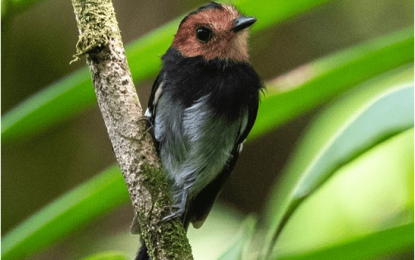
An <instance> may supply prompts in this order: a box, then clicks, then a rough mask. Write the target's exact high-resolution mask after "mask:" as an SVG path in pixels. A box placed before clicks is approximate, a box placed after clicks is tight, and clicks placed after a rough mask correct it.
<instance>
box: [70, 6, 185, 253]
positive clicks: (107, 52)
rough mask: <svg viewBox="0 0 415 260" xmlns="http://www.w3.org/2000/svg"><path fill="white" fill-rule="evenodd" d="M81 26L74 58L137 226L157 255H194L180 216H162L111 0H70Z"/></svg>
mask: <svg viewBox="0 0 415 260" xmlns="http://www.w3.org/2000/svg"><path fill="white" fill-rule="evenodd" d="M72 5H73V7H74V10H75V16H76V21H77V24H78V28H79V34H80V36H79V41H78V43H77V54H76V55H75V57H76V58H75V60H77V59H78V58H79V57H80V56H82V55H84V54H86V56H87V63H88V65H89V67H90V69H91V73H92V79H93V83H94V87H95V93H96V96H97V100H98V105H99V108H100V110H101V113H102V116H103V118H104V121H105V125H106V127H107V130H108V135H109V137H110V140H111V143H112V146H113V149H114V153H115V156H116V158H117V161H118V163H119V165H120V167H121V170H122V172H123V175H124V180H125V182H126V184H127V188H128V191H129V193H130V198H131V201H132V204H133V206H134V209H135V212H136V215H137V221H138V226H139V228H140V230H141V235H142V238H143V239H144V241H145V243H146V245H147V247H148V251H149V254H150V256H151V257H153V259H154V260H156V259H192V256H191V250H190V245H189V243H188V240H187V238H186V232H185V230H184V229H183V227H182V225H181V224H180V222H179V220H173V221H168V222H165V221H162V218H163V217H164V216H166V215H168V214H169V209H168V207H167V206H169V205H171V198H170V195H169V191H168V187H167V183H166V180H165V177H164V175H163V173H162V169H161V163H160V159H159V158H158V156H157V152H156V149H155V147H154V144H153V140H152V137H151V135H150V134H149V133H148V132H147V131H146V129H147V123H148V122H147V120H146V119H145V118H144V117H143V116H142V108H141V105H140V102H139V100H138V96H137V93H136V91H135V87H134V84H133V81H132V78H131V74H130V70H129V68H128V64H127V60H126V56H125V52H124V47H123V44H122V41H121V35H120V31H119V28H118V24H117V21H116V18H115V13H114V9H113V6H112V2H111V0H93V1H89V0H88V1H87V0H72Z"/></svg>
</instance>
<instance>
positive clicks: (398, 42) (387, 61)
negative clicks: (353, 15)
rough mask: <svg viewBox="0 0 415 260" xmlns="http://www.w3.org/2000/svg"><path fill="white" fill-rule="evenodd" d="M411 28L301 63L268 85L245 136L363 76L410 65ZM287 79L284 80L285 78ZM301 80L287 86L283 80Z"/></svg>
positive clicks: (259, 132)
mask: <svg viewBox="0 0 415 260" xmlns="http://www.w3.org/2000/svg"><path fill="white" fill-rule="evenodd" d="M413 46H414V34H413V28H410V29H405V30H403V31H400V32H398V33H395V34H392V35H389V36H386V37H382V38H379V39H376V40H374V41H371V42H368V43H364V44H361V45H358V46H355V47H353V48H350V49H348V50H345V51H342V52H340V53H337V54H334V55H333V56H331V57H328V58H323V59H321V60H318V61H316V62H313V63H310V64H307V65H304V66H301V67H300V68H298V69H296V70H294V71H293V72H290V73H289V74H288V75H285V76H282V77H279V78H277V80H275V81H273V82H270V84H269V85H268V87H267V89H268V93H269V94H268V95H267V96H265V99H264V100H262V102H261V104H260V107H259V111H258V118H257V120H256V122H255V126H254V128H253V129H252V131H251V133H250V135H249V138H253V139H254V138H256V137H258V136H260V135H262V134H264V133H267V132H269V131H271V130H272V129H274V128H276V127H277V126H279V125H281V124H283V123H286V122H287V121H289V120H291V119H293V118H295V117H297V116H299V115H300V114H302V113H304V112H306V111H308V110H310V109H312V108H314V107H316V106H318V105H321V104H323V103H324V102H327V101H328V100H330V99H331V98H333V97H336V96H339V95H340V94H342V93H344V92H345V91H347V90H349V89H350V88H353V87H355V86H356V85H357V84H358V83H361V82H363V81H365V80H367V79H370V78H372V77H374V76H376V75H379V74H381V73H384V72H386V71H389V70H392V69H394V68H398V67H400V66H402V65H404V64H413V59H414V50H413ZM287 78H288V79H287ZM298 78H300V79H303V81H302V83H299V84H297V85H293V86H290V89H288V91H283V92H281V90H280V89H279V88H278V87H279V86H281V85H282V86H284V87H287V86H286V85H287V84H288V83H287V82H292V81H296V80H297V81H298Z"/></svg>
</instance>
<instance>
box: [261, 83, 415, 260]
mask: <svg viewBox="0 0 415 260" xmlns="http://www.w3.org/2000/svg"><path fill="white" fill-rule="evenodd" d="M413 94H414V92H413V86H408V85H403V86H398V87H396V88H393V89H389V90H387V91H385V92H383V93H381V94H380V95H377V96H376V97H375V98H372V99H371V100H370V101H369V102H367V103H366V104H365V105H364V106H362V107H360V108H359V109H358V110H357V111H356V112H355V113H354V114H353V115H352V116H350V117H349V118H348V119H347V120H346V121H345V122H344V123H343V125H342V126H341V127H340V128H338V130H337V131H336V132H335V133H334V134H333V135H331V136H330V137H329V139H328V141H327V142H326V143H325V144H324V145H323V146H321V147H320V149H319V151H318V152H317V153H316V154H315V156H314V158H313V159H312V161H311V162H310V163H309V164H308V165H307V167H306V168H305V169H304V171H303V172H302V173H301V177H300V178H299V179H298V180H297V182H296V184H295V186H294V188H293V189H292V190H291V192H290V193H289V195H288V196H287V197H286V199H285V201H284V203H282V204H281V205H280V206H279V207H276V210H275V211H276V213H274V218H273V219H274V221H273V223H274V224H273V226H272V228H271V229H270V232H269V234H268V240H267V245H266V246H265V251H266V253H265V252H264V253H263V257H265V255H266V254H269V253H270V250H271V249H272V248H273V246H274V244H275V241H276V239H277V237H278V235H279V234H280V232H281V230H282V228H283V227H284V226H285V224H286V223H287V221H288V220H289V218H290V217H291V215H292V214H293V213H294V212H295V210H296V209H297V208H298V206H299V205H300V204H301V203H302V202H303V201H304V199H306V198H307V197H308V196H310V195H311V194H312V193H313V192H314V191H315V190H316V189H317V188H318V187H320V186H321V185H322V184H323V183H324V182H325V181H326V180H327V179H328V178H330V176H331V175H332V174H333V172H334V171H335V170H336V169H338V167H340V166H341V165H343V164H344V163H347V162H348V161H350V160H351V159H353V158H355V157H356V156H357V155H359V154H361V153H362V152H364V151H365V150H367V149H369V148H371V147H373V146H374V145H375V144H377V143H379V142H380V141H382V140H383V139H384V138H386V137H388V136H390V135H391V134H395V133H399V132H401V131H404V130H406V129H409V128H411V127H413V124H414V100H413ZM321 134H324V133H321ZM271 202H272V201H271ZM275 211H274V212H275Z"/></svg>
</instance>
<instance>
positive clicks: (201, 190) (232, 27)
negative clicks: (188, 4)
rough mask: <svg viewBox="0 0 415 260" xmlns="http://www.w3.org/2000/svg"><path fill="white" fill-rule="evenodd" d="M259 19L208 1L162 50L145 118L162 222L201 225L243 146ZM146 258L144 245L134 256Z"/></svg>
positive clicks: (256, 81)
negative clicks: (164, 207)
mask: <svg viewBox="0 0 415 260" xmlns="http://www.w3.org/2000/svg"><path fill="white" fill-rule="evenodd" d="M256 21H257V19H256V18H254V17H249V16H245V15H243V14H242V13H240V12H239V11H238V10H237V9H236V7H234V6H233V5H229V4H218V3H215V2H210V3H208V4H205V5H203V6H201V7H200V8H198V9H196V10H195V11H193V12H191V13H189V14H188V15H187V16H186V17H184V18H183V20H182V21H181V22H180V25H179V28H178V30H177V33H176V34H175V36H174V39H173V43H172V44H171V46H170V48H169V49H168V50H167V51H166V53H165V54H164V55H163V56H162V69H161V71H160V73H159V75H158V76H157V78H156V80H155V82H154V84H153V87H152V90H151V94H150V98H149V101H148V106H147V110H146V112H145V117H146V118H147V119H148V120H149V122H150V124H149V125H150V126H151V128H152V130H153V138H154V141H155V144H156V148H157V152H158V155H159V157H160V159H161V163H162V166H163V172H164V174H165V176H166V179H167V183H168V186H169V190H170V192H171V195H172V198H173V205H172V206H171V210H172V212H171V214H169V215H167V216H165V217H164V218H163V221H168V220H170V219H172V218H179V219H180V220H181V222H182V224H183V226H184V228H185V229H186V230H187V229H188V226H189V224H190V223H192V225H193V227H194V228H200V227H201V226H202V224H203V222H204V221H205V219H206V218H207V216H208V214H209V212H210V210H211V208H212V206H213V204H214V202H215V200H216V198H217V196H218V194H219V193H220V191H221V190H222V187H223V185H224V183H225V181H226V180H227V179H228V178H229V176H230V174H231V172H232V170H233V168H234V166H235V163H236V161H237V159H238V156H239V153H240V152H241V151H242V146H243V143H244V141H245V139H246V137H247V136H248V134H249V132H250V131H251V129H252V127H253V125H254V122H255V119H256V117H257V111H258V105H259V99H260V94H261V91H262V90H263V89H264V86H263V83H262V80H261V78H260V77H259V75H258V74H257V73H256V72H255V70H254V68H253V67H252V66H251V64H250V63H249V56H248V36H249V32H248V28H249V27H250V26H251V25H253V24H254V23H255V22H256ZM144 259H150V258H149V256H148V254H147V248H146V246H145V244H144V243H142V247H141V248H140V250H139V253H138V254H137V256H136V260H144Z"/></svg>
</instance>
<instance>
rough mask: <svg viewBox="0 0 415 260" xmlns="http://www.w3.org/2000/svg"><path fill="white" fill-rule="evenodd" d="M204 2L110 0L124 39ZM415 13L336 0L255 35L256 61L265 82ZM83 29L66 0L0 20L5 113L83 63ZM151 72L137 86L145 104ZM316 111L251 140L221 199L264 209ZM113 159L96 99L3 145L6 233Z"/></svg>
mask: <svg viewBox="0 0 415 260" xmlns="http://www.w3.org/2000/svg"><path fill="white" fill-rule="evenodd" d="M204 2H205V1H177V0H176V1H168V0H161V1H132V0H123V1H114V7H115V11H116V13H117V19H118V22H119V26H120V29H121V34H122V37H123V40H124V44H125V45H126V44H128V43H129V42H131V41H133V40H134V39H137V38H139V37H140V36H142V35H144V34H146V33H148V32H150V31H152V30H153V29H155V28H157V27H159V26H161V25H163V24H164V23H166V22H168V21H170V20H172V19H173V18H176V17H178V16H181V15H183V14H185V13H187V12H188V11H190V10H192V9H195V8H196V7H198V6H200V5H201V4H203V3H204ZM247 14H248V15H249V13H247ZM413 18H414V2H413V1H412V0H401V1H396V0H348V1H346V0H343V1H333V2H331V3H328V4H325V5H323V6H320V7H318V8H316V9H314V10H312V11H311V12H308V13H307V14H305V15H301V16H299V17H296V18H295V19H291V20H289V21H286V22H285V23H283V24H281V25H279V26H277V27H274V28H273V29H271V30H267V31H266V32H261V33H259V34H256V35H255V36H253V37H251V39H250V49H251V51H250V55H251V62H252V64H253V66H254V67H255V68H256V70H257V72H258V73H259V75H261V77H262V78H263V79H264V80H265V81H267V80H269V79H272V78H274V77H276V76H278V75H281V74H284V73H286V72H288V71H290V70H292V69H294V68H296V67H298V66H300V65H302V64H304V63H307V62H310V61H312V60H315V59H317V58H320V57H324V56H326V55H328V54H331V53H333V52H336V51H338V50H341V49H343V48H347V47H349V46H353V45H355V44H358V43H362V42H365V41H367V40H370V39H372V38H375V37H379V36H383V35H386V34H388V33H391V32H393V31H396V30H398V29H401V28H405V27H408V26H410V25H412V24H413ZM77 37H78V31H77V27H76V23H75V19H74V14H73V8H72V6H71V3H70V1H68V0H54V1H41V2H40V3H39V4H36V5H35V6H34V7H33V8H31V9H29V10H28V11H26V12H23V13H20V14H18V15H16V16H14V17H13V18H12V19H2V39H1V43H2V46H1V68H2V71H1V76H2V77H1V83H2V95H1V113H2V115H3V114H4V113H7V112H8V111H9V110H10V109H12V108H13V107H14V106H16V105H18V104H19V103H20V102H22V101H23V100H25V99H26V98H28V97H30V96H31V95H33V94H34V93H36V92H37V91H39V90H41V89H43V88H44V87H46V86H48V85H49V84H51V83H53V82H55V81H57V80H58V79H60V78H61V77H63V76H65V75H68V74H69V73H71V72H73V71H76V70H77V69H79V68H81V67H84V66H85V59H82V60H81V61H79V62H76V63H74V64H72V65H69V61H70V60H72V55H73V54H74V53H75V43H76V41H77ZM152 80H153V79H152ZM152 80H150V81H147V82H143V83H141V84H140V85H137V88H138V92H139V96H140V97H141V103H142V104H143V106H145V104H146V103H147V98H148V95H149V92H150V89H151V85H152ZM317 110H318V109H315V110H314V111H312V112H311V113H308V114H306V115H303V116H301V117H299V118H297V119H296V120H294V121H292V122H289V123H287V124H285V125H283V126H282V127H280V128H279V129H277V130H276V131H275V132H273V133H271V134H268V135H266V136H263V137H261V138H259V139H257V140H255V141H254V142H252V143H249V144H246V145H245V146H244V152H243V153H242V155H241V156H240V159H239V161H238V163H237V166H236V168H235V170H234V173H233V175H232V176H231V178H230V180H229V181H228V183H227V185H226V186H225V190H224V192H223V193H222V194H221V196H220V200H221V201H222V202H224V203H226V204H227V205H231V206H232V207H234V208H236V209H238V210H240V211H242V212H257V213H260V212H261V210H262V208H263V206H264V204H265V201H266V198H267V194H268V191H269V190H270V189H271V188H272V185H273V183H274V182H275V181H276V180H278V173H279V172H280V171H281V169H282V168H283V167H284V165H285V163H286V161H287V159H288V158H289V156H290V154H291V153H292V151H293V148H294V146H295V144H296V141H297V140H298V138H299V136H300V135H301V133H302V132H303V130H304V127H305V126H306V125H307V123H308V122H309V119H310V116H312V114H313V113H315V112H316V111H317ZM113 163H115V159H114V156H113V154H112V151H111V146H110V142H109V140H108V137H107V133H106V129H105V126H104V123H103V120H102V118H101V115H100V113H99V111H98V108H97V107H94V108H91V109H89V110H87V111H85V112H83V113H82V114H80V115H79V116H77V117H75V118H72V119H70V120H68V121H66V122H64V123H61V124H59V125H57V126H55V127H53V128H51V129H48V130H47V131H46V132H43V133H42V134H40V135H37V136H35V137H32V138H30V139H25V140H20V141H19V142H18V143H13V144H12V145H2V164H1V170H2V174H1V191H2V194H1V195H2V196H1V217H2V221H1V228H2V229H1V230H2V235H4V234H6V233H7V232H8V231H10V230H11V229H12V228H13V227H15V226H16V225H17V224H18V223H20V222H21V221H23V220H24V219H26V218H27V217H28V216H30V215H31V214H32V213H34V212H36V211H37V210H39V209H41V208H42V207H43V206H45V205H46V204H47V203H49V202H51V201H52V200H53V199H54V198H56V197H58V196H60V195H62V194H63V193H65V192H66V191H68V190H70V189H72V188H74V187H75V186H77V185H78V184H80V183H82V182H84V181H86V180H88V179H90V178H91V177H92V176H94V175H95V174H97V173H99V172H101V171H102V170H103V169H104V168H106V167H107V166H110V165H112V164H113ZM112 214H117V218H116V219H117V221H118V222H119V221H121V220H122V221H127V222H129V221H130V220H131V219H132V209H131V208H130V206H125V207H124V209H123V210H120V211H117V213H112ZM103 221H104V220H103Z"/></svg>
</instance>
